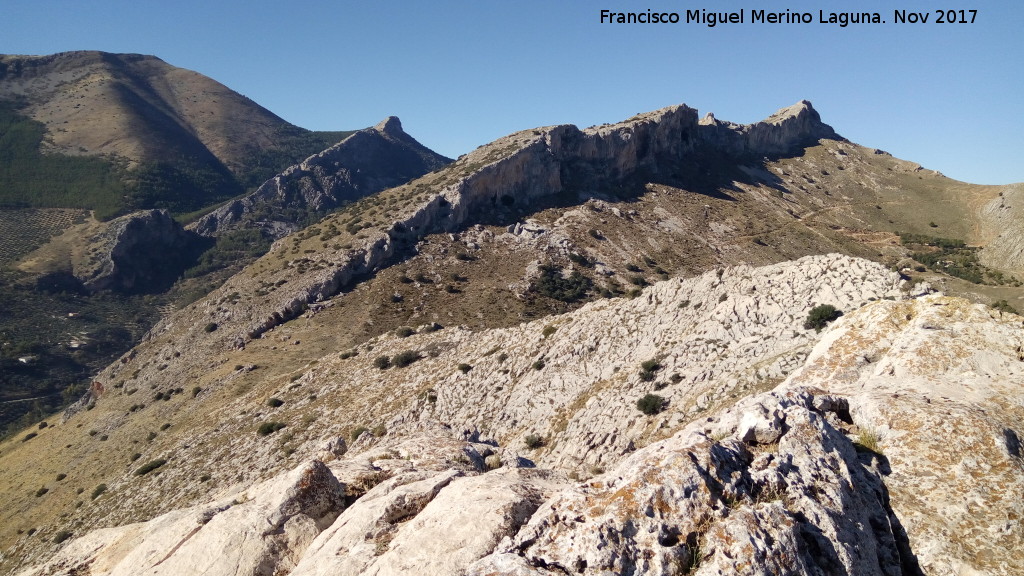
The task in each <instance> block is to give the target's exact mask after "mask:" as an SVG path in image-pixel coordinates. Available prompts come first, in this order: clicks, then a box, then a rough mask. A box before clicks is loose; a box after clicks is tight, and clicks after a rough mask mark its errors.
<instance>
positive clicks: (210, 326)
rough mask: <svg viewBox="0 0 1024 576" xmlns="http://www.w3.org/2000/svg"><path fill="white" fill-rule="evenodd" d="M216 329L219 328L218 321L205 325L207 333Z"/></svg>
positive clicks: (204, 330) (204, 328)
mask: <svg viewBox="0 0 1024 576" xmlns="http://www.w3.org/2000/svg"><path fill="white" fill-rule="evenodd" d="M216 329H217V323H216V322H210V323H209V324H207V325H206V326H203V332H206V333H210V332H213V331H214V330H216Z"/></svg>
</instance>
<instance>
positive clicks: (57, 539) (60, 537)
mask: <svg viewBox="0 0 1024 576" xmlns="http://www.w3.org/2000/svg"><path fill="white" fill-rule="evenodd" d="M68 538H71V532H70V531H68V530H61V531H60V532H57V533H56V534H54V536H53V543H54V544H60V543H61V542H63V541H65V540H67V539H68Z"/></svg>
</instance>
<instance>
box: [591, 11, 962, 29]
mask: <svg viewBox="0 0 1024 576" xmlns="http://www.w3.org/2000/svg"><path fill="white" fill-rule="evenodd" d="M977 15H978V11H977V10H935V11H934V13H932V12H928V11H925V12H910V11H907V10H895V11H894V14H893V21H894V22H895V23H897V24H904V23H911V24H919V23H920V24H926V23H929V21H930V22H933V23H936V24H947V23H948V24H973V23H974V20H975V18H976V17H977ZM932 16H935V18H934V19H932ZM680 22H684V23H686V24H693V23H696V24H704V25H706V26H708V27H709V28H714V27H715V26H717V25H718V24H745V23H746V22H747V12H746V9H745V8H741V9H739V10H738V11H735V12H714V11H708V10H705V9H700V10H687V11H686V13H685V18H683V17H681V16H680V14H679V12H652V11H651V10H647V11H646V12H612V11H611V10H601V23H602V24H678V23H680ZM814 22H817V23H819V24H837V25H839V27H840V28H845V27H847V26H849V25H850V24H885V23H886V22H885V20H882V15H881V14H879V13H878V12H827V13H826V12H825V11H824V10H818V19H817V20H815V19H814V15H813V14H812V13H810V12H794V11H792V10H785V11H783V12H769V11H768V10H751V11H750V23H751V24H812V23H814Z"/></svg>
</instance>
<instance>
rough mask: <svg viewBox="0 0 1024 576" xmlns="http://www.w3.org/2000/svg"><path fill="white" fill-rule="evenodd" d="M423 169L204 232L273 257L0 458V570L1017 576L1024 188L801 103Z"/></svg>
mask: <svg viewBox="0 0 1024 576" xmlns="http://www.w3.org/2000/svg"><path fill="white" fill-rule="evenodd" d="M378 148H379V149H380V150H387V151H388V152H387V156H388V157H389V158H392V159H394V160H395V161H394V163H393V164H388V163H379V164H374V160H373V159H372V158H370V157H376V156H374V154H373V153H372V152H373V151H374V150H376V149H378ZM428 152H429V151H425V149H422V148H420V147H419V145H418V144H416V143H415V141H414V140H412V139H411V138H410V137H408V136H407V135H406V134H405V133H404V132H403V131H402V130H401V125H400V123H399V122H398V120H397V119H395V118H389V119H387V120H385V121H384V122H382V123H381V124H379V125H378V126H376V127H374V128H372V129H367V130H363V131H360V132H357V133H355V134H353V135H352V136H350V137H348V139H346V140H343V141H341V142H340V143H338V144H336V145H335V146H333V147H331V148H328V149H327V150H325V151H323V152H321V153H319V154H316V155H314V156H311V157H309V158H307V159H306V160H305V161H303V162H301V163H300V164H297V165H295V166H293V167H292V168H289V169H287V170H286V171H284V172H282V173H281V174H279V175H278V176H276V177H275V178H273V179H271V180H269V181H267V182H266V183H265V184H264V185H263V186H261V187H260V188H259V189H258V190H256V192H254V193H253V194H251V195H249V196H246V197H244V198H240V199H238V200H236V201H234V202H232V203H229V204H228V205H225V206H224V207H223V208H221V209H220V210H217V211H215V212H213V213H211V214H210V215H208V216H207V217H206V218H204V219H201V220H199V221H198V222H199V223H198V225H195V226H193V229H194V231H195V232H198V233H202V234H209V235H211V236H217V235H218V234H220V233H221V232H223V231H230V230H234V229H237V228H236V227H241V228H245V227H254V228H259V229H260V230H261V231H263V232H264V233H267V234H270V235H272V236H274V237H275V238H277V240H276V241H275V242H274V244H273V245H272V246H271V247H270V249H269V251H268V252H267V253H266V254H265V255H264V256H262V257H260V258H258V259H256V260H255V261H254V262H252V263H251V264H249V265H247V266H245V267H244V269H242V270H241V271H240V272H238V273H237V274H234V275H233V276H231V277H230V278H228V279H227V280H226V281H225V282H224V284H223V285H221V286H220V287H219V288H216V289H214V290H213V291H212V292H210V293H209V294H208V295H206V296H204V297H201V298H199V299H198V300H197V301H195V302H192V303H190V304H188V305H186V306H183V307H181V308H179V309H176V310H170V311H168V312H167V313H166V314H165V315H164V316H163V318H162V319H161V320H160V321H159V322H158V323H157V324H156V325H155V326H154V327H153V329H152V330H150V332H149V333H148V334H147V335H146V337H145V338H144V339H143V341H142V342H140V343H139V345H138V346H136V347H135V348H134V349H132V350H131V351H130V352H128V353H126V354H124V355H122V356H121V357H119V358H118V359H117V360H116V361H115V362H113V363H112V364H110V365H109V366H107V367H106V368H104V369H103V370H100V371H98V372H97V373H96V374H94V375H92V377H91V378H90V384H89V387H88V392H87V393H86V394H85V395H84V396H83V397H82V398H81V399H80V400H79V401H78V402H77V403H75V404H74V405H72V406H71V407H70V408H69V409H68V410H67V411H65V412H64V413H63V414H62V415H60V416H55V417H52V418H48V419H47V420H46V422H45V423H43V422H40V423H37V424H35V425H33V426H32V427H31V428H30V429H27V430H24V431H22V432H21V433H19V434H18V435H17V436H16V437H14V438H11V439H8V440H7V441H5V442H4V443H2V444H0V464H2V465H0V494H2V498H3V501H4V502H5V503H6V504H7V506H6V507H5V508H4V509H0V545H2V552H0V553H2V556H0V570H3V571H4V572H5V573H9V574H15V575H19V576H43V575H47V576H52V575H58V574H60V575H65V574H66V575H71V574H78V575H83V574H91V575H101V574H102V575H122V574H123V575H135V574H167V575H189V574H195V575H199V574H203V575H220V574H224V575H227V574H258V575H267V576H271V575H275V576H276V575H285V574H290V575H296V576H300V575H306V576H309V575H322V576H328V575H339V574H351V575H358V574H368V575H388V574H396V575H397V574H438V575H453V576H485V575H486V576H490V575H499V574H508V575H524V576H525V575H546V576H554V575H557V576H562V575H566V574H583V575H602V576H607V575H612V574H615V575H620V574H622V575H629V574H631V575H640V574H652V575H684V574H692V575H739V574H744V575H781V574H806V575H819V574H851V575H852V574H858V575H859V574H864V575H876V574H877V575H886V576H889V575H908V576H916V575H921V574H965V575H968V574H969V575H975V574H986V575H989V574H991V575H1000V576H1002V575H1006V576H1011V575H1014V574H1021V573H1024V563H1022V557H1021V555H1020V554H1019V552H1018V551H1019V550H1021V549H1024V527H1022V525H1021V518H1022V514H1024V505H1022V504H1021V501H1020V500H1021V499H1020V495H1021V494H1022V491H1024V456H1022V448H1021V434H1022V433H1024V432H1022V430H1021V424H1020V422H1021V421H1022V419H1024V392H1022V390H1021V389H1020V386H1019V382H1020V373H1021V372H1022V370H1024V336H1022V333H1021V328H1022V326H1024V324H1022V319H1021V317H1020V316H1018V315H1017V314H1016V313H1015V311H1014V304H1017V303H1019V298H1020V297H1021V296H1022V295H1024V294H1022V292H1021V286H1020V284H1021V283H1020V282H1019V281H1018V280H1017V277H1016V276H1014V274H1018V273H1020V268H1019V266H1018V262H1017V260H1019V258H1017V253H1016V252H1015V251H1014V250H1013V246H1015V245H1017V243H1018V242H1019V237H1018V236H1017V235H1016V232H1015V230H1016V227H1015V226H1014V225H1011V224H1012V223H1013V221H1014V220H1013V218H1012V214H1013V213H1014V212H1013V211H1014V210H1015V208H1014V207H1015V206H1016V200H1017V198H1018V196H1019V190H1018V189H1017V187H1013V186H1009V187H982V186H973V185H970V184H965V183H960V182H955V181H952V180H949V179H947V178H945V177H944V176H942V175H941V174H939V173H937V172H934V171H930V170H925V169H924V168H922V167H920V166H918V165H916V164H913V163H910V162H906V161H903V160H899V159H895V158H892V157H891V156H889V155H888V154H886V153H884V152H882V151H880V150H876V149H871V148H864V147H861V146H858V145H856V144H853V143H851V142H848V141H847V140H845V139H843V138H842V137H841V136H839V135H838V134H837V133H836V131H835V130H833V129H832V128H831V127H830V126H828V125H827V124H825V123H824V122H822V120H821V118H820V117H819V115H818V113H817V112H816V111H815V110H814V108H813V106H811V104H810V103H809V102H806V101H802V102H799V103H797V104H795V105H793V106H790V107H788V108H784V109H782V110H780V111H779V112H777V113H776V114H774V115H772V116H770V117H768V118H767V119H766V120H764V121H763V122H758V123H755V124H750V125H738V124H734V123H730V122H726V121H721V120H718V119H716V118H715V117H714V116H713V115H707V116H705V117H704V118H702V119H701V118H699V117H698V114H697V111H696V110H693V109H692V108H689V107H687V106H673V107H669V108H665V109H662V110H658V111H654V112H649V113H645V114H640V115H637V116H635V117H633V118H630V119H628V120H625V121H623V122H620V123H616V124H608V125H602V126H594V127H590V128H586V129H580V128H577V127H575V126H568V125H562V126H549V127H540V128H536V129H532V130H525V131H522V132H517V133H515V134H511V135H509V136H506V137H504V138H501V139H499V140H496V141H495V142H492V143H490V144H487V145H485V146H482V147H480V148H478V149H477V150H474V151H473V152H470V153H468V154H466V155H464V156H462V157H460V158H459V159H457V160H455V161H453V162H450V163H449V162H447V160H446V159H442V158H439V157H436V155H432V154H430V153H428ZM364 153H365V154H366V155H367V156H366V157H365V158H364V157H363V156H362V155H363V154H364ZM356 164H358V165H359V166H362V167H364V168H363V169H362V170H361V171H359V172H358V173H357V172H356V171H353V170H351V168H350V167H351V166H353V165H356ZM374 166H376V167H374ZM406 168H408V170H409V171H408V172H404V170H406ZM392 176H394V177H396V178H398V180H402V179H405V180H408V181H404V180H402V182H399V181H398V180H396V181H392V180H389V178H391V177H392ZM399 177H400V178H399ZM936 206H937V207H936ZM291 209H301V210H308V211H310V213H314V212H315V213H317V214H318V215H320V216H322V217H321V218H320V219H318V220H316V221H315V222H313V223H312V224H310V225H308V226H305V227H300V226H302V225H303V224H302V223H300V222H299V221H297V220H294V219H293V220H289V221H286V220H283V219H281V220H275V218H277V214H278V213H288V212H289V211H290V210H291ZM321 209H323V211H322V212H320V211H321ZM163 216H165V215H162V214H161V213H159V212H155V213H152V214H150V216H149V217H150V218H152V219H153V222H158V221H159V220H160V219H161V218H162V217H163ZM275 222H276V223H275ZM124 225H125V226H128V225H129V224H128V223H125V224H124ZM119 226H120V224H119ZM154 226H155V224H154ZM111 229H112V230H119V229H120V228H118V227H116V226H112V227H111ZM936 229H937V230H936ZM218 230H220V231H221V232H218ZM182 232H183V231H181V230H179V229H175V230H174V231H173V233H168V234H161V235H159V236H160V237H161V238H164V239H165V240H166V241H168V242H172V243H173V241H174V240H173V238H175V237H176V235H177V234H179V233H182ZM190 233H191V232H190ZM111 238H117V236H116V235H113V236H111ZM111 242H112V246H113V248H111V249H110V251H109V252H110V254H112V255H113V254H120V253H122V252H125V250H127V248H125V249H119V248H117V246H118V244H117V242H114V241H113V240H112V241H111ZM111 261H114V260H113V259H112V258H111ZM97 262H98V264H97V265H96V273H95V274H92V275H91V276H90V278H93V277H94V278H97V279H103V278H107V277H110V278H114V277H120V276H109V274H108V276H104V274H107V272H108V270H109V269H111V266H110V265H108V264H107V263H106V262H107V261H106V260H104V259H102V258H98V259H97ZM97 281H99V280H97ZM110 281H113V280H110Z"/></svg>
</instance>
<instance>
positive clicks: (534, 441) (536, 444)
mask: <svg viewBox="0 0 1024 576" xmlns="http://www.w3.org/2000/svg"><path fill="white" fill-rule="evenodd" d="M523 443H525V444H526V447H527V448H529V449H531V450H535V449H537V448H540V447H541V446H543V445H544V438H542V437H540V436H539V435H537V434H527V435H526V438H523Z"/></svg>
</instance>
